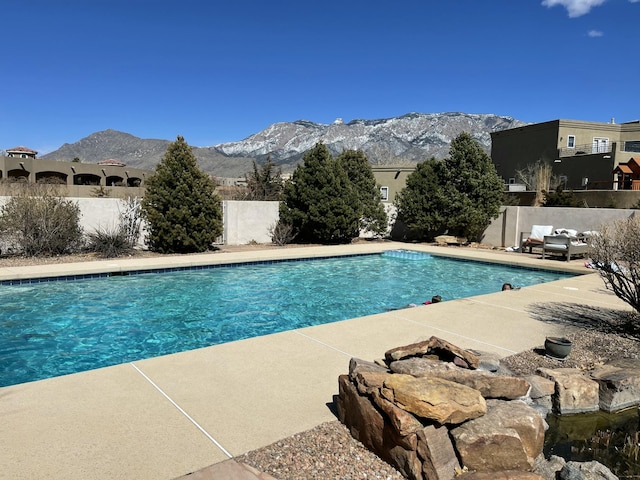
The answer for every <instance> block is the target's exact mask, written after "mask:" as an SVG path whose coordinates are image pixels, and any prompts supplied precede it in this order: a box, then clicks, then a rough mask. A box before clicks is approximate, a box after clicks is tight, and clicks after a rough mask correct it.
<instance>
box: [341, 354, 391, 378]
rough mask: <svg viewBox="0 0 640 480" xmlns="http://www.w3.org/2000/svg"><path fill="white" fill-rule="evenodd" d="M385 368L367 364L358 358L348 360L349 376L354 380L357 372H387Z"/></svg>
mask: <svg viewBox="0 0 640 480" xmlns="http://www.w3.org/2000/svg"><path fill="white" fill-rule="evenodd" d="M388 371H389V370H388V369H387V368H386V367H383V366H381V365H378V364H377V363H374V362H368V361H366V360H362V359H360V358H352V359H351V360H349V376H351V378H354V377H355V375H356V374H357V373H358V372H388Z"/></svg>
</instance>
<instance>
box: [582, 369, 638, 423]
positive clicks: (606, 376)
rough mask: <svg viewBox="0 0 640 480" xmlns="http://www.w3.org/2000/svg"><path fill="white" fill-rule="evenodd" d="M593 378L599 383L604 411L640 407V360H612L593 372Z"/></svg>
mask: <svg viewBox="0 0 640 480" xmlns="http://www.w3.org/2000/svg"><path fill="white" fill-rule="evenodd" d="M591 378H593V379H594V380H595V381H596V382H598V385H599V389H600V390H599V393H600V408H601V409H602V410H605V411H607V412H615V411H618V410H622V409H624V408H627V407H631V406H633V405H640V359H633V358H621V359H616V360H612V361H610V362H608V363H606V364H605V365H603V366H601V367H599V368H597V369H596V370H594V371H593V372H591Z"/></svg>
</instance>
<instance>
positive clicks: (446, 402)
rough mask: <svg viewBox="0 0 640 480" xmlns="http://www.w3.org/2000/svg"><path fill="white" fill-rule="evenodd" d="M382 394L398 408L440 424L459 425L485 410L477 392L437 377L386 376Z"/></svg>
mask: <svg viewBox="0 0 640 480" xmlns="http://www.w3.org/2000/svg"><path fill="white" fill-rule="evenodd" d="M382 395H383V396H384V397H385V398H386V399H387V400H389V401H391V402H394V403H395V404H396V405H398V406H399V407H400V408H402V409H404V410H407V411H408V412H411V413H413V414H415V415H417V416H418V417H422V418H425V419H430V420H433V421H435V422H437V423H439V424H441V425H443V424H446V423H453V424H458V423H462V422H464V421H467V420H470V419H473V418H477V417H479V416H481V415H484V414H485V413H486V411H487V405H486V402H485V400H484V398H483V397H482V395H481V394H480V392H479V391H477V390H474V389H472V388H469V387H466V386H464V385H460V384H458V383H455V382H450V381H449V380H444V379H442V378H437V377H432V378H431V377H420V378H416V377H413V376H411V375H402V374H393V375H389V376H388V377H387V379H386V380H385V382H384V388H383V389H382Z"/></svg>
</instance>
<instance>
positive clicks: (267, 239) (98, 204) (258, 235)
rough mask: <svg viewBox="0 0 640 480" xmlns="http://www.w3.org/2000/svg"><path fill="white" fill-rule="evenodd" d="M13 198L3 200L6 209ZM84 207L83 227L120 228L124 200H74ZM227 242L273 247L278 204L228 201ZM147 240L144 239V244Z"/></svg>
mask: <svg viewBox="0 0 640 480" xmlns="http://www.w3.org/2000/svg"><path fill="white" fill-rule="evenodd" d="M9 198H11V197H0V205H4V204H5V203H6V202H7V201H8V199H9ZM72 200H73V201H74V202H77V203H78V206H79V207H80V215H81V216H80V225H81V226H82V228H83V229H84V230H85V231H87V232H90V231H93V230H96V229H98V228H100V229H110V228H113V227H115V226H116V225H118V224H119V218H120V209H121V208H122V202H121V200H119V199H117V198H73V199H72ZM222 204H223V211H224V219H223V222H224V234H223V239H224V240H223V241H224V243H225V244H226V245H245V244H247V243H249V242H251V241H252V240H254V241H256V242H258V243H271V235H270V234H269V227H271V226H272V225H274V224H275V223H276V221H277V220H278V202H240V201H234V200H225V201H223V202H222ZM142 241H144V237H143V236H142V237H141V242H142Z"/></svg>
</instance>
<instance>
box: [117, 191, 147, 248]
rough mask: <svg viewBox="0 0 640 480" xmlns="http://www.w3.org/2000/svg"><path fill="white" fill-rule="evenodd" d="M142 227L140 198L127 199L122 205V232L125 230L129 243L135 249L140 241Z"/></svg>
mask: <svg viewBox="0 0 640 480" xmlns="http://www.w3.org/2000/svg"><path fill="white" fill-rule="evenodd" d="M141 225H142V202H141V201H140V200H139V199H138V197H127V198H126V199H125V200H122V201H121V204H120V230H123V232H124V235H125V237H126V240H127V243H128V244H129V246H130V247H135V246H136V245H137V243H138V240H139V239H140V226H141Z"/></svg>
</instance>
